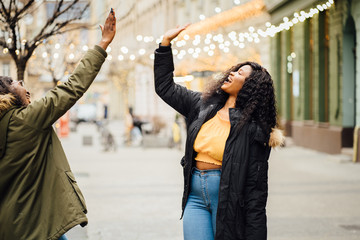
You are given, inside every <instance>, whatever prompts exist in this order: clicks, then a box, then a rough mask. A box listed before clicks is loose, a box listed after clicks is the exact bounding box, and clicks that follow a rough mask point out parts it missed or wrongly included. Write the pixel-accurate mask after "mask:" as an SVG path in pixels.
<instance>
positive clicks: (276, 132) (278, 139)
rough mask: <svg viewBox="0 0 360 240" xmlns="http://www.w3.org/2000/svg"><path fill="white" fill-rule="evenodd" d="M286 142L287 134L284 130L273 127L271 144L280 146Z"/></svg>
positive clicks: (271, 145)
mask: <svg viewBox="0 0 360 240" xmlns="http://www.w3.org/2000/svg"><path fill="white" fill-rule="evenodd" d="M284 144H285V136H284V133H283V131H282V130H280V129H278V128H273V129H272V131H271V133H270V139H269V146H270V147H280V146H283V145H284Z"/></svg>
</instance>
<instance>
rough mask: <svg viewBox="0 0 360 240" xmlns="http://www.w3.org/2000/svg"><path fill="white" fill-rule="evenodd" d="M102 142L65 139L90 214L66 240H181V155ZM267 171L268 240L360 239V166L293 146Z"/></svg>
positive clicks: (82, 130) (88, 129)
mask: <svg viewBox="0 0 360 240" xmlns="http://www.w3.org/2000/svg"><path fill="white" fill-rule="evenodd" d="M119 134H120V133H119ZM83 135H91V136H93V140H94V141H93V145H92V146H85V147H84V146H82V136H83ZM119 136H120V135H119ZM98 139H99V138H98V133H97V132H96V128H95V126H92V125H83V126H81V125H80V126H79V129H78V132H77V133H75V134H71V136H70V137H68V138H66V139H62V142H63V146H64V150H65V152H66V154H67V156H68V159H69V162H70V165H71V167H72V170H73V172H74V174H75V175H76V178H77V181H78V184H79V186H80V188H81V189H82V192H83V194H84V196H85V198H86V201H87V206H88V210H89V213H88V218H89V224H88V226H87V227H85V228H80V227H77V228H75V229H73V230H71V231H70V232H69V233H68V234H67V236H68V237H69V240H82V239H89V240H119V239H120V240H121V239H124V240H132V239H141V240H142V239H144V240H145V239H147V240H152V239H154V240H155V239H156V240H165V239H166V240H168V239H172V240H181V239H183V237H182V221H180V220H179V218H180V214H181V196H182V188H183V186H182V184H183V177H182V169H181V166H180V164H179V161H180V159H181V156H182V155H183V153H182V152H181V151H178V150H174V149H166V148H161V149H159V148H154V149H143V148H141V147H140V148H125V147H123V146H119V148H118V151H117V152H102V151H101V146H100V145H99V141H98ZM269 166H270V167H269V168H270V169H269V199H268V207H267V210H268V239H270V240H322V239H324V240H325V239H326V240H356V239H360V207H359V204H360V164H354V163H352V162H350V161H348V160H347V159H346V157H344V156H342V155H341V156H333V155H328V154H323V153H319V152H315V151H312V150H308V149H304V148H300V147H296V146H288V147H286V148H283V149H281V150H278V151H272V154H271V157H270V159H269Z"/></svg>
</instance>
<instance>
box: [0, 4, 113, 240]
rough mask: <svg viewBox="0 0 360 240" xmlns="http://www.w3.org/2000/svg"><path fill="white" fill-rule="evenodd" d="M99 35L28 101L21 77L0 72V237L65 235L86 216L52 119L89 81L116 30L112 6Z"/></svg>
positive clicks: (21, 238)
mask: <svg viewBox="0 0 360 240" xmlns="http://www.w3.org/2000/svg"><path fill="white" fill-rule="evenodd" d="M100 28H101V31H102V38H101V41H100V42H99V44H98V45H97V46H95V47H94V49H92V50H89V51H88V52H87V53H86V55H85V56H84V57H83V58H82V60H81V61H80V63H79V65H78V66H77V68H76V69H75V70H74V72H73V74H72V75H71V76H70V77H69V80H68V82H66V83H64V84H61V85H58V86H57V87H56V88H54V89H53V90H50V91H49V92H48V93H47V94H46V95H45V96H44V97H43V98H41V99H40V100H38V101H34V102H31V101H30V94H29V92H27V90H26V89H25V88H24V86H23V82H22V81H14V80H12V79H11V78H10V77H5V76H2V77H0V239H7V240H15V239H16V240H25V239H26V240H40V239H49V240H57V239H66V237H65V236H64V233H66V232H67V231H68V230H70V229H71V228H73V227H74V226H76V225H78V224H80V225H81V226H85V225H86V224H87V222H88V220H87V217H86V215H85V214H86V212H87V209H86V206H85V202H84V197H83V195H82V194H81V191H80V189H79V187H78V186H77V184H76V180H75V178H74V175H73V173H72V172H71V169H70V166H69V163H68V161H67V159H66V156H65V154H64V151H63V149H62V146H61V143H60V141H59V139H58V137H57V135H56V133H55V132H54V130H53V128H52V124H53V123H54V122H55V121H56V120H57V119H59V117H61V116H62V115H63V114H65V113H66V111H67V110H69V108H71V107H72V106H73V105H74V104H75V103H76V101H77V100H78V99H79V98H80V97H81V96H82V95H83V94H84V92H85V91H86V90H87V89H88V88H89V87H90V85H91V83H92V82H93V80H94V78H95V77H96V75H97V74H98V72H99V70H100V68H101V65H102V64H103V62H104V61H105V58H106V56H107V54H106V51H105V49H106V48H107V46H108V45H109V44H110V43H111V41H112V40H113V38H114V36H115V31H116V18H115V13H114V11H113V9H111V12H110V14H109V16H108V17H107V19H106V21H105V25H104V26H102V25H100Z"/></svg>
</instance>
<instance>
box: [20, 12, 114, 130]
mask: <svg viewBox="0 0 360 240" xmlns="http://www.w3.org/2000/svg"><path fill="white" fill-rule="evenodd" d="M100 28H101V31H102V38H101V40H100V42H99V44H98V46H95V47H94V49H91V50H89V51H88V52H87V53H86V54H85V56H84V57H83V58H82V59H81V61H80V63H79V64H78V66H77V67H76V69H75V70H74V72H73V73H72V74H71V76H70V77H69V80H68V81H67V82H65V83H64V84H60V85H59V86H57V87H56V88H54V89H53V90H51V91H49V92H48V93H47V94H46V95H45V97H43V98H41V99H40V100H38V101H35V102H33V103H31V104H29V105H28V106H27V107H26V108H24V109H23V110H22V111H21V112H20V113H19V114H18V117H19V118H20V119H22V120H23V121H25V124H27V125H28V126H31V127H34V128H38V129H45V128H48V127H50V126H51V125H52V124H53V123H54V122H55V121H56V120H57V119H58V118H59V117H61V116H62V115H63V114H65V113H66V111H68V110H69V109H70V108H71V107H72V106H73V105H74V104H75V103H76V101H77V100H78V99H80V98H81V97H82V95H83V94H84V93H85V91H86V90H87V89H88V88H89V87H90V85H91V83H92V82H93V80H94V79H95V77H96V75H97V74H98V72H99V71H100V68H101V66H102V64H103V62H104V61H105V58H106V56H107V54H106V52H105V49H106V48H107V47H108V45H109V44H110V43H111V41H112V40H113V38H114V36H115V32H116V18H115V13H114V12H113V11H112V12H110V13H109V15H108V17H107V19H106V21H105V24H104V26H100Z"/></svg>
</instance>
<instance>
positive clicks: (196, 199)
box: [183, 168, 221, 240]
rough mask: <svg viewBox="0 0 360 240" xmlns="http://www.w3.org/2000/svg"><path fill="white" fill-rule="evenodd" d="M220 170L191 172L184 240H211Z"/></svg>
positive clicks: (213, 232)
mask: <svg viewBox="0 0 360 240" xmlns="http://www.w3.org/2000/svg"><path fill="white" fill-rule="evenodd" d="M220 175H221V170H220V169H214V170H198V169H197V168H194V169H193V170H192V178H191V189H190V194H189V197H188V200H187V203H186V206H185V210H184V216H183V230H184V240H213V239H214V236H215V229H216V212H217V207H218V197H219V185H220Z"/></svg>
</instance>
